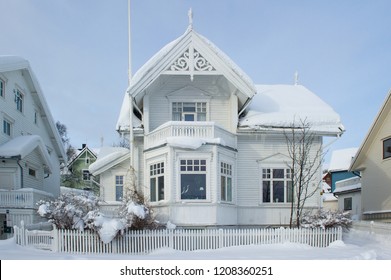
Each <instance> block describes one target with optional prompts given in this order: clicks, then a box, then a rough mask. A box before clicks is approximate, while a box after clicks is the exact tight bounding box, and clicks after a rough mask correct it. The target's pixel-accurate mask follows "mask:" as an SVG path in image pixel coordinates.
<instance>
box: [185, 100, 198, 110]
mask: <svg viewBox="0 0 391 280" xmlns="http://www.w3.org/2000/svg"><path fill="white" fill-rule="evenodd" d="M195 111H196V109H195V103H191V102H187V103H183V112H195Z"/></svg>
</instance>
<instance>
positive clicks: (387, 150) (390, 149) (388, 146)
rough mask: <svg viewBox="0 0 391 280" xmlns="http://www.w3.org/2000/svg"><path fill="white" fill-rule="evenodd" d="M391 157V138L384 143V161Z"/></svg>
mask: <svg viewBox="0 0 391 280" xmlns="http://www.w3.org/2000/svg"><path fill="white" fill-rule="evenodd" d="M389 157H391V138H388V139H386V140H384V141H383V159H386V158H389Z"/></svg>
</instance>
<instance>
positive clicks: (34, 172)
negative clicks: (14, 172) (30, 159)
mask: <svg viewBox="0 0 391 280" xmlns="http://www.w3.org/2000/svg"><path fill="white" fill-rule="evenodd" d="M29 175H30V176H31V177H34V178H36V177H37V171H36V170H35V169H32V168H29Z"/></svg>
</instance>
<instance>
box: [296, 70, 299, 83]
mask: <svg viewBox="0 0 391 280" xmlns="http://www.w3.org/2000/svg"><path fill="white" fill-rule="evenodd" d="M298 84H299V72H297V70H296V72H295V86H297V85H298Z"/></svg>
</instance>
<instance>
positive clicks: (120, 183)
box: [115, 175, 124, 201]
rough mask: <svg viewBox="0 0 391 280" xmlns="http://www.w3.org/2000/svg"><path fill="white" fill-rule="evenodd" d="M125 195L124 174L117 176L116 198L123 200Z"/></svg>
mask: <svg viewBox="0 0 391 280" xmlns="http://www.w3.org/2000/svg"><path fill="white" fill-rule="evenodd" d="M123 197H124V176H123V175H119V176H115V200H116V201H122V199H123Z"/></svg>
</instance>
